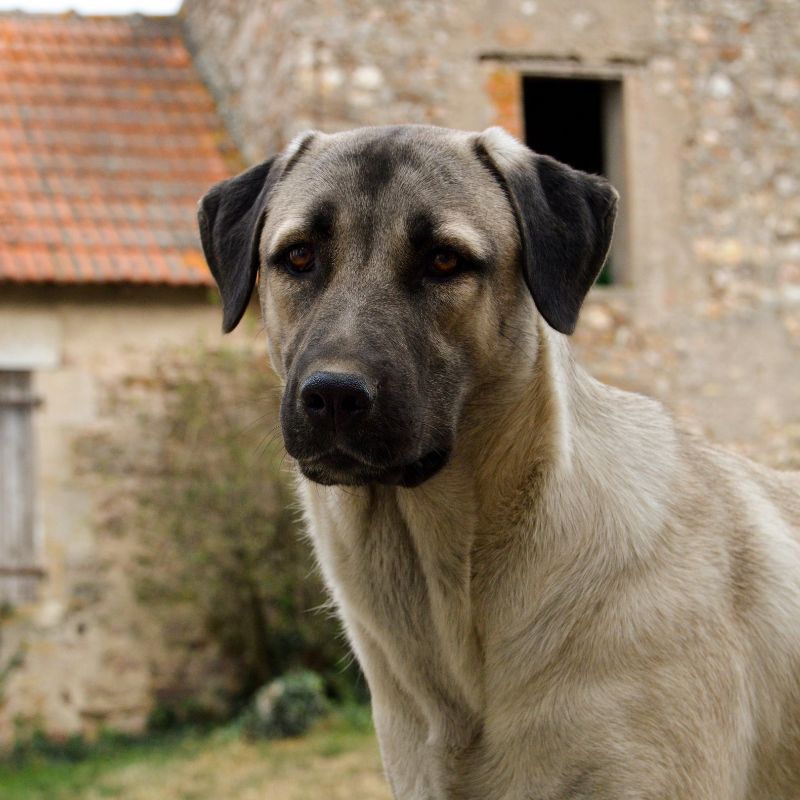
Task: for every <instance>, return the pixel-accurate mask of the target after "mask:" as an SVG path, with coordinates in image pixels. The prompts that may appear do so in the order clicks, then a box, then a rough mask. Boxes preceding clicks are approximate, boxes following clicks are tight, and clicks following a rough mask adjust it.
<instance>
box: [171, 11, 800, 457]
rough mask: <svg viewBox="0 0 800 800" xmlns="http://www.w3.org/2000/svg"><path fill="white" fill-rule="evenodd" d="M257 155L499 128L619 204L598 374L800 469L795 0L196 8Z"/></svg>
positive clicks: (585, 344) (204, 54)
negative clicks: (312, 137)
mask: <svg viewBox="0 0 800 800" xmlns="http://www.w3.org/2000/svg"><path fill="white" fill-rule="evenodd" d="M181 13H182V17H183V20H184V24H185V30H186V36H187V41H188V43H189V46H190V48H191V50H192V52H193V54H194V57H195V63H196V64H197V67H198V69H199V70H200V72H201V74H202V75H203V77H204V78H205V80H206V81H207V83H208V85H209V86H210V88H211V90H212V92H213V93H214V95H215V97H216V98H217V101H218V104H219V108H220V110H221V112H222V114H223V115H224V117H225V119H226V121H227V123H228V126H229V130H230V131H231V133H232V134H233V136H234V137H235V138H236V140H237V142H238V144H239V145H240V147H241V149H242V152H243V153H244V154H245V156H246V158H247V159H248V160H250V161H256V160H260V159H262V158H264V157H265V156H267V155H268V154H270V153H272V152H274V151H275V150H277V149H278V148H280V147H281V146H283V145H284V144H285V143H286V142H287V141H288V140H290V139H291V138H292V137H293V136H294V135H295V134H296V133H298V132H299V131H301V130H303V129H306V128H310V127H313V128H319V129H322V130H325V131H334V130H339V129H343V128H349V127H353V126H357V125H364V124H388V123H402V122H416V123H432V124H436V125H447V126H451V127H458V128H466V129H481V128H484V127H486V126H488V125H493V124H499V125H503V126H504V127H506V128H507V129H508V130H509V131H511V132H512V133H514V134H515V135H517V136H518V137H520V138H521V139H523V140H526V141H527V142H528V143H529V144H530V145H532V146H533V147H534V149H539V150H542V151H544V152H550V153H551V154H553V155H555V156H556V157H559V158H561V159H562V160H565V161H567V162H568V163H572V164H573V165H574V166H578V167H582V168H584V169H588V170H591V171H597V172H604V173H605V174H607V175H608V176H609V177H610V178H611V180H612V182H613V183H615V185H616V186H617V187H618V189H619V190H620V193H621V195H622V203H621V217H620V222H619V225H618V228H617V232H616V244H615V247H614V251H613V253H612V259H611V260H612V270H613V275H612V281H613V282H612V284H611V285H609V286H601V287H598V288H597V289H595V290H594V292H593V294H592V296H591V298H592V299H591V302H590V303H589V306H588V307H587V309H586V312H585V313H584V316H583V321H582V323H581V325H580V327H579V330H578V332H577V334H576V337H575V338H576V343H577V344H578V346H579V349H580V350H581V351H582V358H583V361H584V363H586V364H587V366H588V367H589V368H590V369H591V370H593V371H594V372H595V373H596V374H598V375H599V376H600V377H602V378H604V379H607V380H609V381H611V382H613V383H617V384H621V385H624V386H627V387H631V388H635V389H640V390H643V391H646V392H649V393H651V394H655V395H657V396H659V397H661V398H663V399H664V400H665V401H666V402H667V403H668V405H669V406H670V407H672V408H673V409H674V410H675V411H676V412H677V413H679V414H682V415H686V416H687V417H688V418H690V419H692V420H695V422H696V424H697V425H698V426H699V427H701V428H702V429H704V430H705V431H706V432H707V433H708V434H709V435H711V436H712V437H713V438H715V439H717V440H720V441H722V442H725V443H727V444H730V445H736V446H738V447H740V448H742V449H744V450H745V451H747V452H751V453H753V454H755V455H758V456H760V457H761V458H762V459H766V460H768V461H771V462H773V463H778V464H785V465H789V464H795V465H798V464H800V461H799V460H798V459H799V456H798V454H799V453H800V4H798V3H797V2H796V1H795V0H495V1H494V2H491V3H489V2H481V1H480V0H432V2H419V1H418V0H391V2H385V1H384V0H377V1H376V0H372V1H368V0H324V2H308V0H280V1H278V0H275V2H268V3H249V2H246V0H185V2H184V6H183V9H182V12H181Z"/></svg>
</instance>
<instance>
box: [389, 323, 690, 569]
mask: <svg viewBox="0 0 800 800" xmlns="http://www.w3.org/2000/svg"><path fill="white" fill-rule="evenodd" d="M536 340H537V344H536V347H535V348H531V349H530V353H531V355H530V358H529V360H528V361H525V362H523V363H521V364H520V365H519V369H518V370H516V371H514V373H513V374H512V375H510V376H507V377H505V378H503V379H502V381H503V383H502V385H497V386H494V387H492V389H491V391H481V392H478V393H477V394H478V396H479V397H487V398H491V400H490V401H487V402H480V401H472V402H471V403H470V404H469V406H468V409H467V413H466V415H465V420H464V424H463V426H462V428H461V429H460V430H459V446H458V447H457V449H456V450H455V452H454V453H453V460H452V463H451V464H450V465H449V467H448V468H447V469H446V470H445V471H444V472H443V473H442V474H441V475H440V476H437V477H436V478H435V479H434V480H433V481H431V482H430V485H423V486H422V487H420V489H418V490H411V491H410V492H409V491H407V490H398V491H399V492H401V493H404V498H403V501H402V503H401V505H402V506H404V507H406V508H407V507H409V506H411V505H414V504H417V505H420V506H425V505H433V506H435V507H437V508H439V509H442V508H455V509H458V510H459V513H460V515H461V519H462V522H461V523H460V525H459V529H461V530H464V531H467V530H476V529H484V530H486V529H493V530H505V531H508V530H514V529H516V528H517V527H518V525H517V524H515V523H519V522H520V521H521V519H520V518H519V517H520V515H524V516H525V517H526V518H527V519H528V520H530V519H531V517H532V516H533V517H536V518H538V520H539V524H538V525H537V526H536V527H537V528H538V529H539V530H540V531H541V532H542V535H543V536H544V535H547V534H550V535H551V536H549V537H548V538H552V543H553V545H554V546H556V547H557V546H558V545H564V546H567V547H569V546H570V545H574V546H575V547H584V546H586V545H587V544H589V542H588V541H587V540H588V539H591V540H592V542H593V543H594V544H597V543H598V541H600V540H601V539H602V540H605V543H606V544H607V545H608V546H609V547H611V548H613V550H614V552H615V553H617V554H619V555H620V556H623V554H624V553H628V554H629V555H632V556H633V555H636V554H638V555H644V554H645V553H646V551H647V550H648V549H649V547H650V546H651V545H652V537H653V536H655V535H656V533H657V531H658V529H659V528H660V524H661V520H662V519H663V518H664V515H665V514H666V507H667V504H668V502H669V496H670V487H671V481H672V475H673V472H674V469H673V465H674V458H675V456H674V455H673V454H674V453H675V451H676V445H675V440H676V433H675V430H674V427H673V423H672V420H671V419H670V417H669V416H668V415H667V414H666V412H665V411H664V409H663V408H662V407H661V406H660V405H659V404H658V403H656V402H655V401H653V400H651V399H649V398H646V397H642V396H639V395H635V394H631V393H629V392H623V391H621V390H618V389H614V388H612V387H609V386H606V385H604V384H602V383H599V382H598V381H596V380H595V379H594V378H592V377H591V376H590V375H589V374H588V373H587V372H586V371H585V370H584V369H583V368H581V367H580V366H579V365H577V364H576V363H575V361H574V359H573V357H572V354H571V350H570V346H569V342H568V340H567V339H566V337H564V336H562V335H561V334H558V333H555V332H553V331H551V330H550V329H549V328H548V327H547V326H546V325H545V324H544V323H543V322H541V321H540V324H539V330H538V332H537V336H536ZM634 409H635V413H634ZM632 419H636V420H637V423H636V425H633V424H632V423H631V420H632ZM655 452H657V453H658V454H659V458H658V459H653V458H652V454H653V453H655ZM599 470H603V471H604V473H605V474H603V475H600V474H599ZM515 516H516V517H517V519H515ZM523 527H527V528H528V529H529V528H530V526H523Z"/></svg>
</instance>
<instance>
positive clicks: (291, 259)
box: [286, 244, 314, 272]
mask: <svg viewBox="0 0 800 800" xmlns="http://www.w3.org/2000/svg"><path fill="white" fill-rule="evenodd" d="M286 260H287V262H288V265H289V267H290V269H291V270H292V272H309V271H310V270H311V269H312V268H313V266H314V250H313V248H312V247H310V246H309V245H307V244H300V245H298V246H297V247H293V248H292V249H291V250H290V251H289V252H288V253H287V256H286Z"/></svg>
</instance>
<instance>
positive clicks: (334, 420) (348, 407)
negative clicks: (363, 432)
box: [300, 372, 373, 431]
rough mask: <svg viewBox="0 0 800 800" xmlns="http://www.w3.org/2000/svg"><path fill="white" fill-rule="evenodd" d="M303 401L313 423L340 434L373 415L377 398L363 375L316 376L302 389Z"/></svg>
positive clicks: (309, 379)
mask: <svg viewBox="0 0 800 800" xmlns="http://www.w3.org/2000/svg"><path fill="white" fill-rule="evenodd" d="M300 401H301V402H302V404H303V408H304V409H305V411H306V414H308V416H309V417H311V419H312V420H314V421H316V422H318V423H322V424H327V425H332V426H333V427H334V428H335V429H336V430H337V431H340V430H343V429H344V428H346V427H347V426H348V425H350V424H351V423H353V422H354V421H356V420H358V419H362V418H364V417H366V416H367V414H369V411H370V409H371V408H372V402H373V396H372V392H370V390H369V387H368V386H367V383H366V381H365V380H364V379H363V378H362V377H361V376H360V375H352V374H348V373H346V372H314V373H313V374H312V375H309V376H308V378H306V380H305V382H304V383H303V385H302V386H301V387H300Z"/></svg>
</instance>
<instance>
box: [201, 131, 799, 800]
mask: <svg viewBox="0 0 800 800" xmlns="http://www.w3.org/2000/svg"><path fill="white" fill-rule="evenodd" d="M616 205H617V193H616V191H615V190H614V189H613V188H612V187H611V186H610V185H609V184H608V183H607V182H606V181H605V180H604V179H603V178H600V177H597V176H591V175H587V174H584V173H581V172H578V171H575V170H573V169H571V168H569V167H567V166H565V165H563V164H560V163H558V162H557V161H555V160H553V159H551V158H549V157H546V156H543V155H539V154H536V153H534V152H532V151H531V150H529V149H528V148H527V147H525V146H524V145H522V144H521V143H519V142H518V141H517V140H515V139H514V138H512V137H511V136H510V135H509V134H507V133H504V132H503V131H502V130H501V129H499V128H490V129H488V130H487V131H484V132H482V133H467V132H460V131H454V130H449V129H444V128H435V127H428V126H397V127H378V128H363V129H358V130H355V131H350V132H345V133H337V134H332V135H326V134H322V133H318V132H309V133H306V134H304V135H301V136H300V137H299V138H297V139H296V140H295V141H294V142H292V143H291V144H290V145H289V147H288V148H287V149H286V150H285V151H284V152H283V153H282V154H280V155H278V156H276V157H274V158H271V159H269V160H268V161H265V162H264V163H262V164H259V165H258V166H255V167H253V168H251V169H249V170H247V171H246V172H244V173H243V174H241V175H239V176H237V177H234V178H231V179H230V180H227V181H223V182H222V183H220V184H218V185H216V186H214V187H213V188H212V189H211V190H210V191H209V192H208V194H207V195H206V196H205V197H204V198H203V199H202V200H201V203H200V208H199V225H200V232H201V239H202V244H203V248H204V252H205V255H206V259H207V261H208V264H209V267H210V269H211V271H212V273H213V275H214V278H215V279H216V282H217V284H218V286H219V290H220V295H221V302H222V310H223V329H224V330H225V331H230V330H231V329H233V328H234V327H235V326H236V324H237V323H238V321H239V320H240V318H241V316H242V314H243V313H244V311H245V309H246V307H247V305H248V303H249V300H250V297H251V294H252V292H253V290H254V287H255V285H256V283H258V291H259V294H260V302H261V308H262V311H263V316H264V323H265V328H266V333H267V340H268V348H269V355H270V358H271V360H272V363H273V366H274V368H275V370H276V371H277V373H278V374H279V375H280V377H281V379H282V383H283V387H284V388H283V395H282V403H281V426H282V430H283V435H284V440H285V445H286V449H287V451H288V453H289V455H290V456H291V457H292V458H293V460H294V462H295V463H296V465H297V471H298V484H299V493H300V497H301V500H302V506H303V509H304V514H305V518H306V521H307V524H308V529H309V531H310V536H311V539H312V541H313V546H314V548H315V552H316V557H317V559H318V562H319V565H320V567H321V570H322V573H323V575H324V578H325V580H326V583H327V585H328V587H329V589H330V592H331V593H332V596H333V598H334V600H335V603H336V606H337V608H338V611H339V613H340V616H341V619H342V622H343V624H344V628H345V630H346V632H347V636H348V638H349V641H350V642H351V644H352V647H353V650H354V651H355V653H356V656H357V658H358V660H359V662H360V664H361V666H362V668H363V670H364V673H365V675H366V677H367V680H368V683H369V687H370V691H371V696H372V703H373V713H374V719H375V726H376V731H377V734H378V739H379V743H380V748H381V755H382V759H383V763H384V767H385V772H386V775H387V777H388V780H389V783H390V785H391V788H392V790H393V792H394V796H395V797H396V798H399V799H402V800H445V799H446V800H501V799H502V800H578V799H579V798H592V799H593V800H623V798H628V799H629V800H633V799H634V798H636V800H767V799H768V800H798V798H800V474H798V473H781V472H777V471H773V470H770V469H767V468H765V467H762V466H759V465H757V464H754V463H752V462H749V461H747V460H745V459H743V458H739V457H737V456H734V455H732V454H728V453H726V452H724V451H723V450H721V449H718V448H717V447H715V446H713V445H711V444H709V443H706V442H705V441H703V440H702V439H700V438H698V437H696V436H694V435H692V434H690V433H688V432H685V431H683V430H682V429H681V428H680V427H679V426H678V425H677V424H676V423H675V422H674V421H673V419H672V418H671V417H670V415H669V414H668V413H667V412H666V411H665V410H664V409H663V408H662V406H661V405H660V404H658V403H657V402H655V401H653V400H650V399H648V398H645V397H642V396H639V395H636V394H632V393H627V392H623V391H620V390H618V389H616V388H612V387H610V386H606V385H603V384H601V383H599V382H597V381H596V380H594V379H593V378H591V377H590V376H589V375H588V374H587V373H586V372H585V371H584V370H583V369H581V368H580V367H579V366H578V365H577V364H576V363H575V362H574V360H573V358H572V356H571V354H570V349H569V344H568V338H567V337H568V335H569V334H570V333H571V332H572V331H573V329H574V327H575V325H576V322H577V319H578V314H579V311H580V307H581V304H582V302H583V300H584V297H585V295H586V293H587V292H588V290H589V289H590V287H591V286H592V284H593V282H594V280H595V279H596V277H597V275H598V273H599V271H600V269H601V267H602V265H603V262H604V260H605V258H606V254H607V251H608V248H609V244H610V241H611V237H612V231H613V226H614V217H615V212H616Z"/></svg>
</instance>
